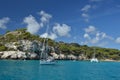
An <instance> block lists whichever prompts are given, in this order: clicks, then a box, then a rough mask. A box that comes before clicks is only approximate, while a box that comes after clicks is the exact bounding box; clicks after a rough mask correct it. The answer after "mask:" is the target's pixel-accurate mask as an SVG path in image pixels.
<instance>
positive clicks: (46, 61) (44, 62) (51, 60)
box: [40, 24, 55, 65]
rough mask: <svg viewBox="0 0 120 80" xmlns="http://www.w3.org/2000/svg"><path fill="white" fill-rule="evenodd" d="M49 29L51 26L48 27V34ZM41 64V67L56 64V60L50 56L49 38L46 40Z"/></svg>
mask: <svg viewBox="0 0 120 80" xmlns="http://www.w3.org/2000/svg"><path fill="white" fill-rule="evenodd" d="M48 28H49V24H48V25H47V29H46V33H48ZM40 64H41V65H51V64H55V60H54V58H53V57H49V56H48V38H47V36H46V38H45V39H44V42H43V46H42V49H41V54H40Z"/></svg>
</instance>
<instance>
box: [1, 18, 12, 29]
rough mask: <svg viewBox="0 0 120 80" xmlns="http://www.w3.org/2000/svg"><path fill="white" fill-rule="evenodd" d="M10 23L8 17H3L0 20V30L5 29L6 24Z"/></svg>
mask: <svg viewBox="0 0 120 80" xmlns="http://www.w3.org/2000/svg"><path fill="white" fill-rule="evenodd" d="M9 21H10V18H8V17H4V18H2V19H0V28H1V29H6V28H7V27H6V24H7V23H8V22H9Z"/></svg>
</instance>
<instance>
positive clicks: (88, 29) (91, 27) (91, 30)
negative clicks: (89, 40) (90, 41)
mask: <svg viewBox="0 0 120 80" xmlns="http://www.w3.org/2000/svg"><path fill="white" fill-rule="evenodd" d="M84 30H85V32H86V33H93V32H95V31H96V28H95V27H94V26H89V27H88V28H85V29H84Z"/></svg>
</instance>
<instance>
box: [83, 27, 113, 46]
mask: <svg viewBox="0 0 120 80" xmlns="http://www.w3.org/2000/svg"><path fill="white" fill-rule="evenodd" d="M84 31H85V34H84V39H86V40H85V41H84V43H88V44H100V43H102V45H104V44H106V43H104V41H106V40H107V41H109V40H114V39H113V37H111V36H109V35H107V34H106V33H105V32H101V31H99V30H97V29H96V27H94V26H89V27H87V28H85V29H84Z"/></svg>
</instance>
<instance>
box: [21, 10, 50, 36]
mask: <svg viewBox="0 0 120 80" xmlns="http://www.w3.org/2000/svg"><path fill="white" fill-rule="evenodd" d="M39 15H40V22H38V21H37V20H36V19H35V17H34V16H32V15H29V16H28V17H25V18H24V20H23V22H24V23H25V24H27V31H28V32H30V33H31V34H36V33H37V32H38V31H39V30H40V28H42V27H44V26H46V25H49V23H48V22H49V20H50V18H52V15H50V14H48V13H46V12H45V11H40V12H39Z"/></svg>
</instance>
